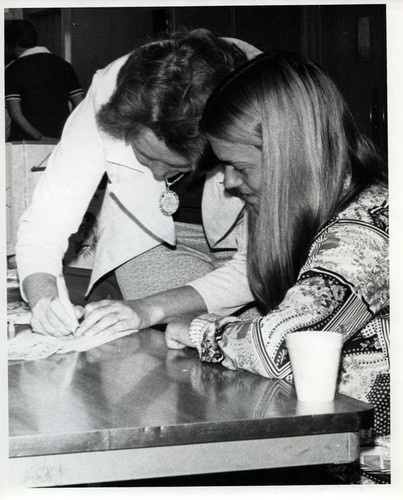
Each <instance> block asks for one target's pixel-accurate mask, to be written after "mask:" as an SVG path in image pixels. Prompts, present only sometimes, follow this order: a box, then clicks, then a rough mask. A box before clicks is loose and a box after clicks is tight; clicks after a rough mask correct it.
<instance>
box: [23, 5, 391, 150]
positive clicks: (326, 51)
mask: <svg viewBox="0 0 403 500" xmlns="http://www.w3.org/2000/svg"><path fill="white" fill-rule="evenodd" d="M23 10H24V11H25V12H26V15H27V16H31V17H32V20H33V21H34V22H35V24H36V26H37V28H38V31H39V34H40V39H41V41H44V44H45V45H49V48H50V49H51V50H53V51H55V53H59V52H62V44H61V43H60V40H61V38H62V33H63V32H64V33H65V32H70V35H71V58H72V64H73V66H74V68H75V69H76V72H77V74H78V77H79V79H80V81H81V82H82V84H83V86H84V88H85V89H88V87H89V85H90V83H91V80H92V76H93V74H94V72H95V71H96V70H97V69H99V68H102V67H105V66H106V65H108V64H109V63H110V62H112V61H113V60H115V59H116V58H118V57H120V56H122V55H124V54H126V53H128V52H129V51H131V50H133V49H134V48H135V47H137V46H139V45H141V44H143V43H145V42H148V41H150V40H152V39H154V37H155V36H157V35H159V34H161V32H164V31H166V30H169V31H174V30H177V29H182V28H187V29H194V28H200V27H204V28H208V29H210V30H212V31H214V32H216V33H218V34H220V35H223V36H231V37H236V38H240V39H242V40H244V41H247V42H249V43H251V44H253V45H255V46H256V47H258V48H260V49H261V50H263V51H265V50H270V49H286V50H293V51H297V52H302V53H303V54H305V55H307V56H308V57H312V58H314V59H315V60H317V61H318V62H319V63H320V64H322V66H323V67H324V68H325V69H326V70H327V71H328V72H329V73H330V75H331V76H332V77H333V78H334V80H335V81H336V82H337V83H338V85H339V86H340V89H341V90H342V92H343V95H344V96H345V98H346V100H347V102H348V104H349V105H350V107H351V109H352V111H353V114H354V116H355V117H356V119H357V121H358V123H359V125H360V127H361V129H362V130H363V131H364V132H365V133H366V134H367V135H369V136H370V137H371V138H372V139H373V140H374V141H375V142H376V144H377V145H378V146H380V147H381V148H382V149H383V150H385V151H386V149H387V134H386V130H387V117H386V110H387V106H386V10H385V6H384V5H366V4H360V5H323V6H322V5H311V6H303V5H301V6H287V5H286V6H284V5H282V6H249V5H248V6H246V5H243V6H211V7H155V8H154V7H113V8H112V7H109V8H99V7H96V8H72V9H23ZM363 28H364V29H363Z"/></svg>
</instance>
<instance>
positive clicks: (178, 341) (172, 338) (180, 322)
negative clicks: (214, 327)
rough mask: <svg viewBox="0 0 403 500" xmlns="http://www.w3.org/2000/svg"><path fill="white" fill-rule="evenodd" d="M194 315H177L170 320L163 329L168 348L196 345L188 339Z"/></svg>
mask: <svg viewBox="0 0 403 500" xmlns="http://www.w3.org/2000/svg"><path fill="white" fill-rule="evenodd" d="M193 320H194V315H190V316H189V315H186V316H185V315H184V316H178V317H176V318H174V319H173V320H172V321H170V322H169V323H168V325H167V327H166V330H165V340H166V343H167V346H168V347H169V348H170V349H183V348H184V347H193V348H195V347H196V346H195V345H194V344H193V342H192V341H191V340H190V336H189V329H190V324H191V322H192V321H193Z"/></svg>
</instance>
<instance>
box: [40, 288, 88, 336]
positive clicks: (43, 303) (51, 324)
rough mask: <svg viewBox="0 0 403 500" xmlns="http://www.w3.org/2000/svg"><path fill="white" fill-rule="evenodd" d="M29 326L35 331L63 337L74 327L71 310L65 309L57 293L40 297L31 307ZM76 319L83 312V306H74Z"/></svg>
mask: <svg viewBox="0 0 403 500" xmlns="http://www.w3.org/2000/svg"><path fill="white" fill-rule="evenodd" d="M31 311H32V319H31V327H32V329H33V330H34V331H35V332H37V333H43V334H46V335H52V336H53V337H64V336H65V335H69V334H71V333H72V332H73V330H74V329H75V324H76V323H75V324H74V326H73V323H74V320H73V318H72V316H71V312H69V311H67V310H66V308H65V307H64V306H63V304H62V302H61V301H60V299H59V297H58V296H57V295H53V296H49V297H42V298H40V299H39V300H38V301H37V302H36V304H35V305H34V306H33V307H32V309H31ZM74 312H75V315H76V317H77V319H79V318H81V317H82V316H83V314H84V308H82V307H80V306H74Z"/></svg>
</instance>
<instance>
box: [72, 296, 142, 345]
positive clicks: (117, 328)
mask: <svg viewBox="0 0 403 500" xmlns="http://www.w3.org/2000/svg"><path fill="white" fill-rule="evenodd" d="M138 302H140V301H138ZM135 304H137V301H124V300H100V301H99V302H91V303H90V304H87V305H86V306H85V315H84V320H83V321H82V323H81V325H80V326H79V328H78V329H77V331H76V335H85V336H92V335H97V334H99V333H101V332H102V333H110V334H116V333H118V332H124V331H128V330H132V331H137V330H139V329H140V328H144V326H145V325H146V324H147V326H149V320H147V319H146V316H147V314H145V311H142V309H141V307H140V306H135Z"/></svg>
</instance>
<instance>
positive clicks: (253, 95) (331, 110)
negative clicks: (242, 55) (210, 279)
mask: <svg viewBox="0 0 403 500" xmlns="http://www.w3.org/2000/svg"><path fill="white" fill-rule="evenodd" d="M203 127H204V129H205V131H206V133H207V134H208V135H209V136H211V137H214V138H217V139H225V140H227V141H233V142H234V143H243V144H253V145H256V146H258V147H260V148H261V151H262V170H263V174H262V191H261V193H262V194H261V198H260V204H259V213H258V214H256V213H255V212H254V211H253V210H249V241H248V276H249V281H250V285H251V288H252V290H253V292H254V294H255V296H256V298H257V300H258V301H259V302H260V304H261V305H262V308H263V309H264V310H265V311H267V310H270V309H272V308H274V307H276V306H277V305H278V304H279V303H280V301H281V300H282V299H283V298H284V295H285V293H286V291H287V290H288V289H289V288H290V287H291V286H292V285H293V284H294V283H295V281H296V279H297V275H298V272H299V270H300V268H301V266H302V264H303V262H304V260H305V258H306V255H307V252H308V250H309V247H310V245H311V243H312V240H313V238H314V236H315V234H316V233H317V231H318V229H319V228H320V227H321V226H323V225H324V224H325V223H326V222H327V221H328V220H329V219H330V218H331V217H333V216H334V215H335V214H336V213H337V211H338V210H340V207H341V206H342V205H343V203H347V202H348V201H349V200H351V199H352V197H353V196H355V195H356V194H357V193H358V192H360V191H361V190H362V189H363V188H364V187H365V186H367V185H369V184H370V183H372V182H374V181H376V180H380V181H382V180H385V179H386V172H385V170H384V168H383V165H382V162H381V161H380V159H379V157H378V156H377V155H376V153H375V150H374V148H373V146H372V145H371V143H370V141H368V140H367V139H366V138H365V137H364V136H362V134H360V132H359V130H358V128H357V126H356V124H355V122H354V120H353V118H352V116H351V114H350V112H349V110H348V108H347V105H346V103H345V101H344V99H343V97H342V96H341V94H340V92H339V91H338V89H337V88H336V86H335V84H334V83H333V82H332V80H331V79H330V78H329V77H328V76H327V75H326V74H325V72H324V71H323V70H322V69H321V68H320V67H319V66H318V65H316V64H315V63H313V62H312V61H309V60H307V59H304V58H302V57H301V56H298V55H296V54H290V53H272V54H263V55H261V56H258V57H257V58H256V59H254V60H253V61H251V62H249V63H247V64H246V65H244V66H243V67H241V68H240V69H239V70H238V71H236V72H235V73H234V74H233V75H232V76H231V77H230V78H229V79H228V80H227V81H226V82H225V83H224V84H223V85H222V86H221V87H220V88H218V89H217V90H216V91H215V93H214V94H213V95H212V97H211V98H210V100H209V102H208V104H207V107H206V110H205V113H204V117H203Z"/></svg>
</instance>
